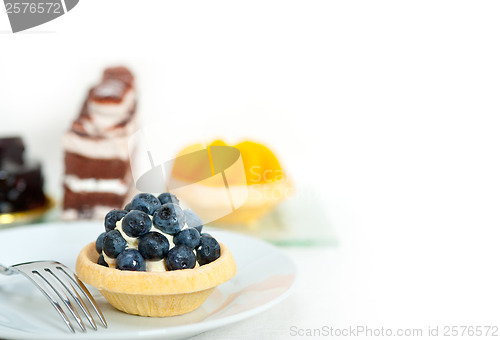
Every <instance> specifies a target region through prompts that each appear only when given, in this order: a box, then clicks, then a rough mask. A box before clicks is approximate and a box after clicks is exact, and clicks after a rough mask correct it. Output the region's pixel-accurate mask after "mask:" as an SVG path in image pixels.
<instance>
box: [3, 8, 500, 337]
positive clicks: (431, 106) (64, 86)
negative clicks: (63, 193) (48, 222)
mask: <svg viewBox="0 0 500 340" xmlns="http://www.w3.org/2000/svg"><path fill="white" fill-rule="evenodd" d="M499 10H500V5H499V4H498V2H495V1H481V2H477V1H476V2H473V1H418V2H406V1H343V2H327V1H283V2H280V1H251V2H229V1H228V2H221V1H210V2H208V1H207V2H198V1H189V2H175V3H173V2H166V1H125V0H120V1H118V0H116V1H98V0H92V1H91V0H84V1H80V3H79V4H78V6H77V7H75V9H73V10H72V11H71V12H69V13H68V14H67V15H65V16H63V17H61V18H59V19H57V20H54V21H53V22H50V23H47V24H45V25H43V26H40V27H37V28H34V29H32V30H30V31H27V32H25V33H18V34H12V33H10V27H9V24H8V19H7V17H6V15H5V14H4V13H0V98H1V99H0V115H1V116H0V117H1V121H0V134H1V135H5V134H9V133H18V134H22V135H23V136H24V137H25V139H26V142H27V144H28V148H29V153H30V155H31V156H32V157H35V158H38V159H41V160H43V161H44V165H45V168H46V177H47V187H48V190H49V191H50V192H51V193H53V194H54V195H56V196H57V195H60V185H61V171H62V151H61V147H60V140H61V136H62V134H63V133H64V131H65V130H66V129H67V128H68V126H69V124H70V122H71V120H72V119H74V117H75V116H76V114H77V113H78V111H79V108H80V105H81V101H82V100H83V98H84V97H85V94H86V91H87V89H88V88H89V86H91V85H92V84H93V83H95V81H96V80H97V78H98V77H99V75H100V72H101V71H102V69H103V68H104V67H105V66H107V65H110V64H111V65H112V64H117V63H118V64H119V63H125V64H127V65H129V66H130V67H131V68H132V69H133V70H134V72H135V73H136V75H137V78H138V87H139V90H140V92H141V97H140V114H141V117H142V119H143V121H144V122H148V123H152V122H153V123H154V122H163V123H164V122H165V121H166V122H168V123H166V133H165V136H164V138H165V141H166V143H168V130H169V129H180V128H182V129H184V130H183V132H184V133H185V135H186V136H188V137H191V136H190V135H189V124H197V122H199V121H200V120H206V119H213V120H216V121H218V122H220V124H228V130H230V129H232V128H233V127H234V126H239V129H241V131H243V134H244V135H245V137H247V136H248V137H256V138H257V137H258V138H261V139H266V140H267V139H268V140H269V141H271V142H272V143H273V144H272V145H273V146H274V147H275V148H276V150H277V153H278V154H279V156H280V158H281V159H282V160H283V163H284V164H286V168H287V170H288V171H289V172H290V174H291V175H292V176H294V178H295V179H296V180H297V181H302V182H303V183H308V184H309V185H312V186H314V187H315V190H316V191H315V192H316V193H317V194H318V197H320V199H321V200H322V201H323V202H324V206H325V208H326V209H327V210H328V212H329V213H330V217H331V221H332V228H335V230H336V233H337V234H338V236H339V239H340V245H339V247H338V248H336V249H334V250H328V251H318V250H314V251H313V250H311V252H309V253H307V254H306V253H302V251H297V252H296V253H295V255H296V256H297V257H300V256H302V255H301V254H304V255H303V256H307V259H308V261H301V262H300V269H301V271H302V274H305V275H307V278H306V279H304V278H302V279H301V281H300V282H299V285H298V290H297V293H296V295H295V297H293V296H292V297H291V299H290V301H287V302H286V303H287V304H288V305H287V306H288V308H289V309H291V310H295V312H292V311H290V312H289V314H287V317H286V318H283V319H280V320H278V321H276V320H274V319H271V320H272V321H273V322H274V321H275V322H279V326H276V327H275V329H274V330H275V331H276V332H275V333H277V334H280V335H282V336H283V337H287V336H288V335H289V327H290V326H292V325H296V326H299V327H304V328H312V327H320V326H323V325H332V326H339V325H346V326H348V325H358V324H362V325H364V324H366V325H372V326H375V327H377V326H378V327H381V326H384V327H394V328H395V327H424V328H426V327H427V325H441V326H445V325H458V326H460V325H473V326H475V325H497V326H499V325H500V322H499V321H498V320H499V316H500V307H499V306H500V304H499V303H500V292H499V287H500V276H499V274H498V271H499V269H498V268H499V266H498V262H499V259H500V247H499V246H498V243H499V237H500V231H499V229H500V213H499V207H500V161H499V158H500V152H499V146H500V133H499V130H500V118H499V117H500V100H499V98H500V97H499V93H500V44H499V35H500V20H498V17H499ZM207 117H208V118H207ZM229 119H230V121H231V124H229V123H226V122H227V121H229ZM242 126H243V127H246V128H242ZM259 126H260V127H262V129H260V128H259ZM262 131H265V132H266V133H263V132H262ZM176 134H177V133H176ZM192 137H193V138H194V136H192ZM305 213H306V212H305ZM304 227H305V228H308V227H310V226H304ZM311 230H312V231H313V230H314V229H313V228H311ZM325 256H328V258H325ZM315 275H317V279H316V277H315ZM318 290H322V292H321V293H318ZM313 292H314V293H313ZM308 297H310V300H311V301H310V303H307V299H308ZM299 302H300V303H299ZM268 326H269V325H268ZM241 327H243V326H241ZM268 328H269V327H268ZM276 328H278V329H276ZM220 334H222V335H223V334H225V333H224V331H223V330H222V331H221V333H220ZM241 335H245V334H241ZM247 335H248V334H247Z"/></svg>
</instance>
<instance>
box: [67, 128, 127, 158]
mask: <svg viewBox="0 0 500 340" xmlns="http://www.w3.org/2000/svg"><path fill="white" fill-rule="evenodd" d="M128 140H129V136H123V137H115V138H86V137H82V136H79V135H78V134H76V133H74V132H71V131H70V132H67V133H66V134H65V135H64V137H63V143H62V144H63V147H64V150H65V151H67V152H72V153H76V154H78V155H81V156H85V157H87V158H97V159H113V158H118V159H120V160H124V161H128V160H129V153H128Z"/></svg>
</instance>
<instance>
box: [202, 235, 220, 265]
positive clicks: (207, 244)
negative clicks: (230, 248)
mask: <svg viewBox="0 0 500 340" xmlns="http://www.w3.org/2000/svg"><path fill="white" fill-rule="evenodd" d="M219 257H220V245H219V242H217V240H216V239H214V238H213V237H212V236H210V235H209V234H202V235H201V238H200V246H199V247H198V248H197V249H196V259H197V260H198V263H199V264H200V266H203V265H204V264H207V263H210V262H212V261H215V260H217V259H218V258H219Z"/></svg>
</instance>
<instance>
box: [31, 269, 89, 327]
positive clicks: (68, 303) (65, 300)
mask: <svg viewBox="0 0 500 340" xmlns="http://www.w3.org/2000/svg"><path fill="white" fill-rule="evenodd" d="M45 271H47V268H45ZM32 273H33V274H34V275H36V276H38V277H40V278H41V279H42V280H43V281H44V282H45V283H46V284H47V285H48V286H49V287H50V288H51V289H52V290H53V291H54V293H56V295H57V296H58V297H59V299H61V301H62V302H63V303H64V304H65V305H66V307H68V309H69V311H70V312H71V314H72V315H73V317H74V318H75V320H76V322H77V323H78V326H80V328H81V329H82V331H83V332H86V331H87V330H86V329H85V325H84V324H83V322H82V319H81V318H80V315H79V314H78V312H77V311H76V309H75V307H74V306H73V304H72V303H71V301H70V300H69V298H68V296H67V295H66V293H64V291H62V290H60V289H56V288H55V287H54V285H53V284H52V283H51V282H49V280H47V278H46V277H45V276H44V275H42V273H40V272H39V271H36V270H33V271H32Z"/></svg>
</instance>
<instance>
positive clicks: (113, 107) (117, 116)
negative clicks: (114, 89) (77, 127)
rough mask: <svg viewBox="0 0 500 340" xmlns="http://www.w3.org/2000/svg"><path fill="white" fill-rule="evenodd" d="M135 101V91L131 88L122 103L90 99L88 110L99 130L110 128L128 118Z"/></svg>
mask: <svg viewBox="0 0 500 340" xmlns="http://www.w3.org/2000/svg"><path fill="white" fill-rule="evenodd" d="M134 103H135V91H134V90H133V89H131V90H129V91H128V92H127V93H126V94H125V96H124V97H123V100H122V101H121V103H118V104H117V103H105V104H104V103H99V102H94V101H89V103H88V112H89V115H90V117H92V121H93V122H94V123H95V127H96V128H97V129H98V130H105V129H108V128H110V127H112V126H114V125H116V124H118V123H120V122H121V121H123V120H124V119H125V118H127V115H128V114H129V112H130V110H131V109H132V108H133V106H134Z"/></svg>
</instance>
